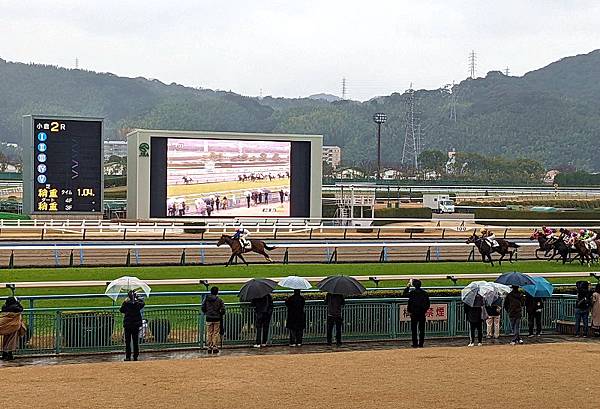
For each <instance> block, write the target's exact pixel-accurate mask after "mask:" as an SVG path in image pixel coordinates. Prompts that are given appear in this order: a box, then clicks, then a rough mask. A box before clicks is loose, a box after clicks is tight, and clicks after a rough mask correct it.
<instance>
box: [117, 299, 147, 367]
mask: <svg viewBox="0 0 600 409" xmlns="http://www.w3.org/2000/svg"><path fill="white" fill-rule="evenodd" d="M142 308H144V300H142V299H141V298H139V297H138V296H137V294H136V293H135V291H133V290H130V291H129V292H128V293H127V299H126V300H125V301H123V304H122V305H121V309H120V311H121V313H122V314H123V329H124V330H125V360H126V361H131V344H132V343H133V360H134V361H137V360H138V356H139V355H140V347H139V337H140V328H141V327H142Z"/></svg>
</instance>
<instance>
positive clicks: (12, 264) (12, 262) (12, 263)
mask: <svg viewBox="0 0 600 409" xmlns="http://www.w3.org/2000/svg"><path fill="white" fill-rule="evenodd" d="M8 268H9V269H12V268H15V251H14V250H11V251H10V259H9V260H8Z"/></svg>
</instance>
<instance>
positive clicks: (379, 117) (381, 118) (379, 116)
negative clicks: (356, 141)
mask: <svg viewBox="0 0 600 409" xmlns="http://www.w3.org/2000/svg"><path fill="white" fill-rule="evenodd" d="M386 120H387V115H386V114H384V113H382V112H378V113H376V114H375V115H373V122H375V123H376V124H377V181H379V180H380V179H381V124H383V123H385V121H386Z"/></svg>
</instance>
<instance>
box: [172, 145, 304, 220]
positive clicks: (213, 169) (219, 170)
mask: <svg viewBox="0 0 600 409" xmlns="http://www.w3.org/2000/svg"><path fill="white" fill-rule="evenodd" d="M291 145H292V144H291V142H288V141H282V142H280V141H258V140H235V139H229V140H228V139H175V138H169V139H168V142H167V172H166V177H167V197H166V210H167V216H171V217H172V216H197V217H198V216H199V217H211V216H212V217H239V216H269V217H285V216H290V200H293V198H291V197H290V173H291V169H290V155H291Z"/></svg>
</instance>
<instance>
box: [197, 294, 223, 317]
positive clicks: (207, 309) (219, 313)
mask: <svg viewBox="0 0 600 409" xmlns="http://www.w3.org/2000/svg"><path fill="white" fill-rule="evenodd" d="M202 312H203V313H204V315H206V321H208V322H218V321H221V319H222V318H223V315H225V303H224V302H223V300H222V299H220V298H219V297H218V296H216V295H213V294H210V295H209V296H207V297H206V298H205V299H204V302H203V303H202Z"/></svg>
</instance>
